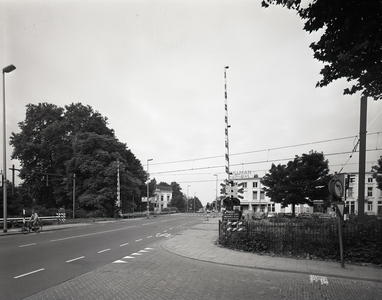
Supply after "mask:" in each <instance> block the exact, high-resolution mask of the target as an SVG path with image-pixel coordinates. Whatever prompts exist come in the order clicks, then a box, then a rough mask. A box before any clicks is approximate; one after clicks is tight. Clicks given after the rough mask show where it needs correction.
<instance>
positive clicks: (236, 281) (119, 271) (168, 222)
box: [0, 215, 382, 300]
mask: <svg viewBox="0 0 382 300" xmlns="http://www.w3.org/2000/svg"><path fill="white" fill-rule="evenodd" d="M201 222H202V218H201V217H199V216H197V215H194V216H187V215H172V216H162V217H159V218H152V219H136V220H128V221H122V220H121V221H117V222H106V223H94V224H91V225H88V226H80V227H75V228H71V229H70V230H69V229H65V230H55V231H53V230H52V231H49V230H47V231H44V232H43V233H41V234H30V235H25V236H24V235H21V234H19V235H14V236H7V237H0V242H1V248H0V255H1V259H0V264H1V268H0V272H1V273H0V280H1V283H0V299H11V300H13V299H25V300H37V299H46V300H51V299H91V300H94V299H113V300H114V299H123V300H125V299H131V300H145V299H153V300H154V299H155V300H169V299H177V300H183V299H184V300H193V299H195V300H204V299H205V300H207V299H208V300H210V299H219V300H225V299H227V300H228V299H240V300H246V299H260V300H261V299H276V300H278V299H288V300H289V299H293V300H294V299H304V300H305V299H312V300H313V299H327V300H329V299H346V300H352V299H354V300H359V299H365V300H374V299H380V295H382V286H381V283H380V282H368V281H364V280H360V279H359V280H355V279H345V278H339V277H337V278H335V277H330V276H327V277H323V276H314V275H310V274H307V273H305V274H303V273H301V274H298V273H290V272H288V271H287V270H286V271H285V272H280V271H266V270H260V269H256V268H246V267H238V266H233V265H225V264H216V263H210V262H206V261H200V260H197V259H190V258H186V257H182V256H179V255H176V254H174V253H171V252H168V251H166V250H165V249H164V248H163V247H162V246H161V245H162V244H163V242H165V241H164V239H166V238H168V237H170V236H180V235H184V236H189V232H190V231H185V229H188V228H191V227H193V226H194V225H196V224H198V223H201ZM187 232H188V233H187ZM179 246H181V245H179ZM233 253H236V254H235V255H237V256H235V255H233V256H232V259H235V257H238V256H240V252H235V251H234V252H233ZM269 259H272V258H271V257H270V258H269Z"/></svg>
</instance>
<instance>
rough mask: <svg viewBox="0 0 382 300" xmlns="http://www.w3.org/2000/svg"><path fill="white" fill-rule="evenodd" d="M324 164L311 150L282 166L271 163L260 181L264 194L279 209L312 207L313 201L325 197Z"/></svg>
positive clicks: (326, 183)
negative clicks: (289, 206) (277, 205)
mask: <svg viewBox="0 0 382 300" xmlns="http://www.w3.org/2000/svg"><path fill="white" fill-rule="evenodd" d="M328 174H329V168H328V161H327V160H325V158H324V155H323V154H322V153H318V152H313V151H311V152H310V153H309V154H302V156H297V155H296V157H295V159H294V160H293V161H289V162H288V163H287V164H286V165H281V164H279V165H277V166H276V165H274V164H272V167H271V169H270V170H269V173H267V174H266V175H265V176H264V177H263V178H262V179H261V183H262V184H263V185H264V191H265V192H266V195H267V196H268V197H270V198H271V200H272V201H274V202H276V203H281V205H282V207H286V206H288V205H292V209H293V214H294V208H295V205H297V204H308V205H313V200H324V199H325V198H327V197H328V195H329V190H328V187H327V186H328V182H329V180H330V176H329V175H328Z"/></svg>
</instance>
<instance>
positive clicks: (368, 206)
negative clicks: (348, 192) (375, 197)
mask: <svg viewBox="0 0 382 300" xmlns="http://www.w3.org/2000/svg"><path fill="white" fill-rule="evenodd" d="M367 210H368V211H371V210H373V201H368V202H367Z"/></svg>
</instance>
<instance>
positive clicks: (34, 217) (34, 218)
mask: <svg viewBox="0 0 382 300" xmlns="http://www.w3.org/2000/svg"><path fill="white" fill-rule="evenodd" d="M36 224H38V225H40V218H39V217H38V214H37V212H35V210H34V209H32V214H31V217H30V220H29V225H32V226H34V227H36Z"/></svg>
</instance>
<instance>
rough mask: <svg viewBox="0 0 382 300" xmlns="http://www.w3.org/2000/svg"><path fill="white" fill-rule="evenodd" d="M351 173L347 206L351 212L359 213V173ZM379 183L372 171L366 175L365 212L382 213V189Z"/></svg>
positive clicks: (346, 200) (347, 192)
mask: <svg viewBox="0 0 382 300" xmlns="http://www.w3.org/2000/svg"><path fill="white" fill-rule="evenodd" d="M347 174H349V188H348V190H347V191H346V193H345V195H346V199H345V203H346V207H347V208H348V210H349V214H357V213H358V180H359V176H358V173H347ZM377 186H378V184H377V181H376V180H375V178H373V173H372V172H366V175H365V214H369V215H377V214H378V215H382V191H381V190H380V189H378V188H377Z"/></svg>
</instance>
